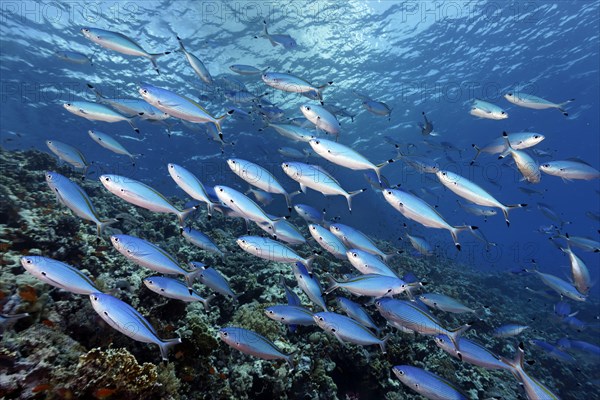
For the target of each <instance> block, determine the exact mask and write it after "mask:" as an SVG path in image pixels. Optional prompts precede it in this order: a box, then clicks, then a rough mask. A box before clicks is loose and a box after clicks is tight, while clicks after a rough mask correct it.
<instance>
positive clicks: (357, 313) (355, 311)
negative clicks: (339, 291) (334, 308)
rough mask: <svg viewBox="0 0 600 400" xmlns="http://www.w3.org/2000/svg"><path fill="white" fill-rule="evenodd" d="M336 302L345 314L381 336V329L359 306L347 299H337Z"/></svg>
mask: <svg viewBox="0 0 600 400" xmlns="http://www.w3.org/2000/svg"><path fill="white" fill-rule="evenodd" d="M335 301H336V303H337V305H338V307H339V308H340V309H341V310H342V311H343V312H344V314H346V315H347V316H349V317H350V318H352V319H353V320H355V321H356V322H358V323H360V324H361V325H363V326H365V327H367V328H370V329H373V330H374V331H375V332H377V334H378V335H379V333H380V332H381V329H380V328H379V327H378V326H377V325H375V322H373V320H372V319H371V317H370V316H369V314H368V313H367V312H366V311H365V310H364V309H363V308H362V307H361V306H360V305H359V304H357V303H355V302H353V301H352V300H350V299H347V298H345V297H336V299H335Z"/></svg>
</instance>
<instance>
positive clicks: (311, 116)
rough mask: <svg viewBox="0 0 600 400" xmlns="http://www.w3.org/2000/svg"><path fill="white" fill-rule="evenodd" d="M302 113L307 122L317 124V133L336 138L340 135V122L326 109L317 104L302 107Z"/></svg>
mask: <svg viewBox="0 0 600 400" xmlns="http://www.w3.org/2000/svg"><path fill="white" fill-rule="evenodd" d="M300 111H302V114H304V116H305V117H306V119H307V120H309V121H310V122H312V123H313V124H315V126H316V127H317V132H319V131H324V132H327V133H329V134H331V135H334V136H338V135H339V134H340V132H341V124H340V122H339V121H338V120H337V118H336V117H335V115H333V114H332V113H330V112H329V111H327V109H326V108H325V107H323V106H319V105H316V104H311V105H309V104H304V105H302V106H300ZM311 140H312V139H311ZM309 143H310V142H309ZM311 146H312V145H311ZM313 149H314V146H313Z"/></svg>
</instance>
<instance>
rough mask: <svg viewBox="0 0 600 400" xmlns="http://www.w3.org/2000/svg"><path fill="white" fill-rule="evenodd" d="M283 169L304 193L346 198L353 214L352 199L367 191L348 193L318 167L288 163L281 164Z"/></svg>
mask: <svg viewBox="0 0 600 400" xmlns="http://www.w3.org/2000/svg"><path fill="white" fill-rule="evenodd" d="M281 168H283V171H284V172H285V173H286V174H287V175H288V176H289V177H290V178H292V179H293V180H295V181H296V182H298V183H299V184H300V189H301V190H302V192H304V193H305V192H306V188H311V189H313V190H316V191H317V192H320V193H322V194H323V195H325V196H333V195H340V196H344V197H345V198H346V202H347V203H348V210H349V211H350V212H352V198H353V197H354V196H356V195H357V194H360V193H362V192H364V191H366V189H359V190H355V191H353V192H347V191H346V190H344V189H343V188H342V187H341V186H340V183H339V182H338V181H337V180H336V179H335V178H334V177H333V176H331V174H330V173H329V172H327V171H326V170H325V169H323V168H321V167H319V166H318V165H312V164H305V163H301V162H297V161H294V162H292V161H287V162H284V163H282V164H281Z"/></svg>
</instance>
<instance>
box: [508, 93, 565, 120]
mask: <svg viewBox="0 0 600 400" xmlns="http://www.w3.org/2000/svg"><path fill="white" fill-rule="evenodd" d="M504 98H505V99H506V100H508V101H510V102H511V103H513V104H516V105H518V106H521V107H525V108H533V109H534V110H545V109H547V108H556V109H558V111H560V112H561V113H562V114H563V115H564V116H565V117H568V116H569V113H567V112H566V111H565V109H564V106H566V105H567V104H569V103H570V102H572V101H575V99H570V100H567V101H564V102H562V103H558V104H557V103H553V102H551V101H548V100H546V99H542V98H541V97H538V96H534V95H532V94H527V93H523V92H511V93H507V94H505V95H504Z"/></svg>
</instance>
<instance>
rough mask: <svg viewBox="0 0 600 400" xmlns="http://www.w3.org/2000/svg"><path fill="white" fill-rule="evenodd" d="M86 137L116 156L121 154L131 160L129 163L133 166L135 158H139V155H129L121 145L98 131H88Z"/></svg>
mask: <svg viewBox="0 0 600 400" xmlns="http://www.w3.org/2000/svg"><path fill="white" fill-rule="evenodd" d="M88 135H90V137H91V138H92V140H93V141H94V142H96V143H98V144H99V145H100V146H102V147H104V148H105V149H108V150H110V151H112V152H113V153H116V154H121V155H124V156H127V157H129V158H131V162H132V164H133V165H135V158H136V157H138V156H140V155H141V154H135V155H134V154H131V153H130V152H129V151H128V150H127V149H126V148H125V147H123V145H122V144H121V143H119V142H118V141H117V140H116V139H115V138H113V137H112V136H110V135H107V134H106V133H103V132H100V131H93V130H91V129H90V130H89V131H88Z"/></svg>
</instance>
